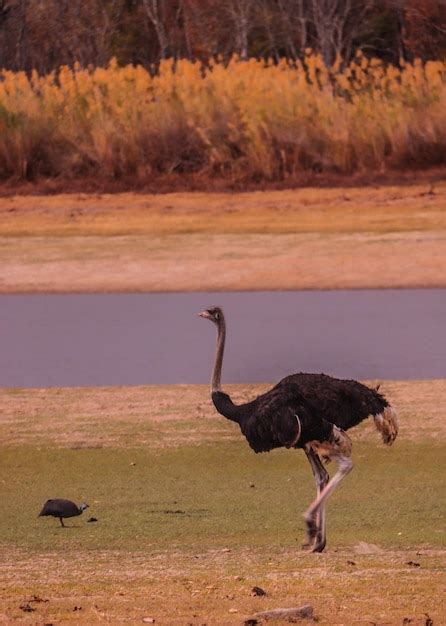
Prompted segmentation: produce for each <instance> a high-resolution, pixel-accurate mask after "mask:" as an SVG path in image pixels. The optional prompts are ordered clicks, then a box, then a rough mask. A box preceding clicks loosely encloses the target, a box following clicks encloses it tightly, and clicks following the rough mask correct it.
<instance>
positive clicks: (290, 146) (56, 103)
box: [0, 53, 446, 180]
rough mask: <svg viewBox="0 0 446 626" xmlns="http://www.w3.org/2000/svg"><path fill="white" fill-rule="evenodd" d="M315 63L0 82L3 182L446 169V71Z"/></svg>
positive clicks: (359, 62) (439, 65) (79, 72)
mask: <svg viewBox="0 0 446 626" xmlns="http://www.w3.org/2000/svg"><path fill="white" fill-rule="evenodd" d="M339 67H340V60H339V61H338V63H337V64H335V66H334V67H333V68H332V69H331V70H328V69H327V68H326V67H325V66H324V64H323V62H322V59H321V58H320V57H319V56H317V55H313V54H310V53H309V54H308V55H307V57H306V59H305V62H304V63H303V64H299V65H298V67H290V66H289V65H288V64H287V63H286V62H285V61H282V62H281V63H279V64H278V65H274V64H272V63H265V62H263V61H258V60H254V59H251V60H250V61H248V62H241V61H240V60H238V59H237V58H234V59H232V61H231V62H230V63H229V65H226V64H223V63H220V62H218V61H216V62H214V63H212V64H211V66H210V67H209V68H208V69H207V70H206V71H205V72H204V71H203V69H202V67H201V66H200V65H199V64H196V63H192V62H190V61H179V62H177V63H176V64H175V65H174V64H173V62H172V61H164V62H163V63H162V64H161V66H160V68H159V72H158V73H157V74H156V75H154V76H152V75H151V74H150V73H149V72H148V71H146V70H145V69H144V68H142V67H134V66H127V67H119V66H118V65H117V63H116V62H115V61H112V62H111V63H110V65H109V67H107V68H106V69H104V68H96V69H91V68H90V69H81V68H80V67H79V66H75V67H74V69H69V68H67V67H62V68H61V69H60V70H59V71H58V72H57V73H52V74H50V75H48V76H39V75H38V74H37V73H33V74H32V75H31V76H27V75H26V74H25V73H23V72H18V73H13V72H8V71H3V72H1V74H0V178H3V179H7V178H17V179H24V178H35V177H41V176H45V177H52V176H63V177H64V176H65V177H82V176H90V175H94V176H99V177H104V178H119V177H121V176H126V175H133V176H137V177H141V178H152V179H153V178H156V176H158V175H160V174H169V173H182V172H195V173H197V174H200V175H202V176H203V177H206V176H209V177H222V178H227V179H231V180H243V179H251V180H279V179H286V178H287V177H292V176H293V175H297V174H299V173H302V172H305V171H306V170H316V171H317V170H320V169H322V170H323V171H329V172H340V173H350V172H354V171H377V170H378V171H379V170H385V169H387V168H410V167H422V166H424V167H425V166H430V165H438V164H441V163H444V161H445V158H446V157H445V155H446V115H445V113H444V112H445V111H446V62H444V61H443V62H441V61H436V62H429V63H426V64H422V63H421V62H420V61H416V62H415V63H414V64H405V65H403V67H402V68H401V69H398V68H395V67H393V66H385V65H383V64H382V63H381V62H380V61H378V60H375V59H372V60H369V59H367V58H365V57H362V56H358V57H357V58H356V59H355V60H354V61H353V63H352V64H351V65H350V66H349V67H347V68H346V69H344V70H343V71H340V70H339Z"/></svg>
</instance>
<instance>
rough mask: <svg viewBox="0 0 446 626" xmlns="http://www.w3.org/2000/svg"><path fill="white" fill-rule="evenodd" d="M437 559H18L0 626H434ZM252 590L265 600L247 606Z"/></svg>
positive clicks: (355, 552) (2, 601) (260, 553)
mask: <svg viewBox="0 0 446 626" xmlns="http://www.w3.org/2000/svg"><path fill="white" fill-rule="evenodd" d="M11 557H13V558H11ZM445 557H446V552H444V551H441V550H429V549H421V550H418V551H417V550H412V551H404V550H401V551H390V550H386V551H383V550H380V549H379V548H378V546H375V545H370V544H364V543H359V544H358V545H357V546H356V547H354V548H353V549H351V548H349V549H348V550H347V549H339V550H336V551H330V553H326V554H321V555H310V556H308V555H305V554H303V553H302V552H301V551H300V550H299V549H296V548H292V549H290V548H284V549H281V550H278V549H271V548H269V549H268V548H265V549H254V550H253V549H249V550H248V549H246V550H230V549H224V548H223V549H218V550H210V551H204V552H197V553H196V554H194V555H190V554H184V553H182V552H181V551H172V552H169V553H163V552H160V553H156V552H155V553H152V554H150V555H144V554H134V553H132V554H129V553H126V552H122V551H108V552H105V553H99V554H95V555H94V560H93V559H92V560H91V561H89V559H88V558H86V557H85V555H82V554H79V552H78V553H76V552H74V551H73V552H69V553H68V554H65V555H61V554H60V553H51V552H49V553H46V554H40V555H34V554H33V555H32V556H30V555H29V554H26V553H25V552H23V551H21V550H16V551H15V552H14V553H13V554H9V555H8V561H7V564H6V566H5V569H4V572H5V575H6V578H5V582H4V583H3V585H2V587H3V588H2V590H0V620H1V621H3V622H8V623H9V622H10V621H11V622H12V621H15V620H18V619H20V620H21V622H25V623H33V624H36V623H39V624H42V623H45V622H47V621H50V622H51V623H54V622H56V623H58V622H59V620H61V621H63V623H66V622H71V621H73V622H78V623H79V622H80V623H84V624H97V623H112V624H117V623H122V622H124V623H133V624H137V623H141V622H142V618H143V617H152V618H153V619H155V620H156V621H155V623H156V624H161V625H163V626H168V625H170V624H175V625H186V624H191V625H196V626H198V625H203V624H209V625H211V624H220V625H225V624H227V625H241V624H243V622H244V620H245V619H246V618H247V617H249V616H251V615H253V614H254V613H256V612H258V611H263V610H266V609H271V608H277V607H292V606H301V605H302V604H306V603H309V604H312V605H313V606H314V607H315V616H316V617H317V618H318V623H321V624H326V625H329V626H341V625H344V626H345V625H353V624H355V625H359V624H369V625H370V624H380V625H381V624H382V625H384V624H385V625H390V624H395V625H396V624H398V625H399V626H400V625H401V624H403V623H406V624H411V626H426V624H428V623H429V622H428V621H427V618H428V617H430V618H431V619H433V624H434V625H437V624H438V625H440V624H442V623H443V617H442V616H443V615H444V612H443V611H444V601H443V599H442V591H441V590H442V588H443V587H444V584H445V583H446V580H445V574H444V570H443V567H442V566H443V564H444V559H445ZM409 562H412V563H419V567H414V566H411V565H408V563H409ZM67 563H69V566H67ZM61 572H63V574H61ZM61 578H62V579H63V584H61ZM80 579H81V580H82V581H83V583H80V582H79V581H80ZM31 581H34V582H31ZM254 586H260V587H261V588H262V589H264V590H265V591H266V592H267V596H265V597H253V595H252V593H251V590H252V588H253V587H254ZM18 589H22V593H21V594H20V593H17V590H18ZM8 595H9V598H8ZM35 596H37V597H38V598H41V599H42V600H43V602H35V601H34V602H33V597H35ZM30 600H31V601H30ZM26 604H28V605H29V606H31V607H32V608H34V609H35V611H36V612H35V613H31V614H28V617H25V615H26V613H24V612H23V609H22V610H21V609H20V608H19V607H20V606H24V605H26ZM75 607H78V608H77V609H76V608H75ZM404 619H407V620H410V621H406V622H403V620H404ZM281 623H284V622H281Z"/></svg>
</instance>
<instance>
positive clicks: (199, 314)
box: [198, 311, 211, 319]
mask: <svg viewBox="0 0 446 626" xmlns="http://www.w3.org/2000/svg"><path fill="white" fill-rule="evenodd" d="M198 317H204V318H205V319H210V317H211V316H210V315H209V311H202V312H201V313H198Z"/></svg>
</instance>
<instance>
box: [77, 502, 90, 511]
mask: <svg viewBox="0 0 446 626" xmlns="http://www.w3.org/2000/svg"><path fill="white" fill-rule="evenodd" d="M88 508H89V505H88V504H87V503H86V502H82V504H80V505H79V511H80V512H81V513H83V512H84V511H85V509H88Z"/></svg>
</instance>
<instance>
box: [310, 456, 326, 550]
mask: <svg viewBox="0 0 446 626" xmlns="http://www.w3.org/2000/svg"><path fill="white" fill-rule="evenodd" d="M305 454H306V455H307V458H308V460H309V462H310V465H311V470H312V472H313V476H314V479H315V481H316V492H317V497H319V496H320V494H321V491H322V490H323V489H324V488H325V486H326V485H327V483H328V481H329V475H328V472H327V470H326V469H325V467H324V466H323V465H322V463H321V460H320V458H319V456H318V454H317V453H316V452H315V451H314V450H313V449H312V448H310V447H306V448H305ZM307 524H308V543H307V544H305V546H304V547H305V548H311V551H312V552H322V550H323V549H324V548H325V506H322V507H321V509H320V510H319V511H317V512H316V513H315V515H314V516H313V518H312V519H311V521H310V522H309V523H308V522H307Z"/></svg>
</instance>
